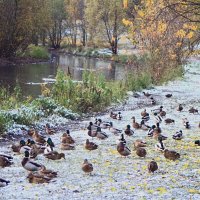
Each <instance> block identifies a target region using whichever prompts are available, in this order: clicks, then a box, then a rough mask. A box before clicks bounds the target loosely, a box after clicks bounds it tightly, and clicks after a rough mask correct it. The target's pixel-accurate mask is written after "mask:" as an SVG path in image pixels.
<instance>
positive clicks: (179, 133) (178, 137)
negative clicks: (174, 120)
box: [172, 130, 183, 140]
mask: <svg viewBox="0 0 200 200" xmlns="http://www.w3.org/2000/svg"><path fill="white" fill-rule="evenodd" d="M172 138H173V139H174V140H181V139H183V132H182V130H180V131H177V132H176V133H175V134H174V135H173V136H172Z"/></svg>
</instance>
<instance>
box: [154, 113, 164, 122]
mask: <svg viewBox="0 0 200 200" xmlns="http://www.w3.org/2000/svg"><path fill="white" fill-rule="evenodd" d="M153 115H154V119H155V122H156V123H161V122H162V117H161V116H160V115H158V114H157V113H154V114H153Z"/></svg>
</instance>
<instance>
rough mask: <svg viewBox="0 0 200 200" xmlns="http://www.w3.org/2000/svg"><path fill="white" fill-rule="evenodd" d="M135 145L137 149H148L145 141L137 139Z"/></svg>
mask: <svg viewBox="0 0 200 200" xmlns="http://www.w3.org/2000/svg"><path fill="white" fill-rule="evenodd" d="M133 145H134V147H135V149H136V148H138V147H146V146H147V143H146V142H145V141H144V140H141V139H137V140H136V141H134V143H133Z"/></svg>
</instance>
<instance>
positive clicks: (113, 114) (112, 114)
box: [110, 111, 118, 119]
mask: <svg viewBox="0 0 200 200" xmlns="http://www.w3.org/2000/svg"><path fill="white" fill-rule="evenodd" d="M117 115H118V114H117V113H114V112H113V111H110V117H111V118H112V119H117Z"/></svg>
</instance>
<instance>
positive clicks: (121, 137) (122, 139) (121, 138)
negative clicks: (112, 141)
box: [116, 134, 126, 145]
mask: <svg viewBox="0 0 200 200" xmlns="http://www.w3.org/2000/svg"><path fill="white" fill-rule="evenodd" d="M120 142H123V143H124V144H126V140H125V138H124V134H121V136H120V137H119V139H118V140H117V141H116V143H117V145H118V144H119V143H120Z"/></svg>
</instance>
